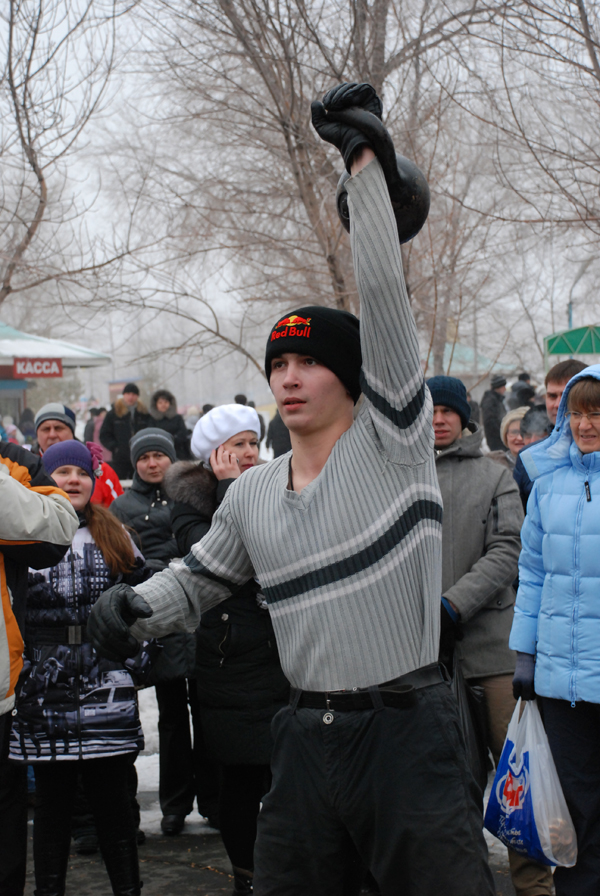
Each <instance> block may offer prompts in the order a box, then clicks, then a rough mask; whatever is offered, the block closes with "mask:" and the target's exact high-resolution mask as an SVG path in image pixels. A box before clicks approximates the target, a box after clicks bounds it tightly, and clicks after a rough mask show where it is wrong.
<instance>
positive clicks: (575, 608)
mask: <svg viewBox="0 0 600 896" xmlns="http://www.w3.org/2000/svg"><path fill="white" fill-rule="evenodd" d="M585 485H586V498H587V493H588V490H589V487H590V486H589V483H588V482H587V481H586V483H585ZM588 500H591V499H588ZM582 516H583V496H582V497H581V498H580V499H579V502H578V506H577V516H576V518H575V540H574V552H573V566H574V573H575V574H574V576H573V585H574V591H575V593H574V595H573V611H572V613H571V654H572V656H573V668H572V669H571V674H570V676H569V690H570V692H571V706H572V705H573V704H574V703H575V676H576V663H577V659H576V640H577V623H578V619H579V591H580V585H581V571H580V570H579V558H580V541H581V539H580V533H581V525H582V519H581V518H582Z"/></svg>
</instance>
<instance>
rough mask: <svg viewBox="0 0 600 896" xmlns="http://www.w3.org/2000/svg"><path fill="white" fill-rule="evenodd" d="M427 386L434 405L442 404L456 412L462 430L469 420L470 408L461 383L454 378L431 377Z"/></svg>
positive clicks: (464, 388)
mask: <svg viewBox="0 0 600 896" xmlns="http://www.w3.org/2000/svg"><path fill="white" fill-rule="evenodd" d="M427 386H428V388H429V391H430V392H431V397H432V399H433V403H434V405H436V404H442V405H444V406H445V407H447V408H452V410H453V411H456V413H457V414H458V416H459V417H460V421H461V423H462V425H463V429H464V428H465V426H466V425H467V423H468V422H469V420H470V419H471V407H470V405H469V402H468V401H467V390H466V387H465V384H464V383H463V381H462V380H459V379H458V378H457V377H455V376H432V377H431V379H428V380H427Z"/></svg>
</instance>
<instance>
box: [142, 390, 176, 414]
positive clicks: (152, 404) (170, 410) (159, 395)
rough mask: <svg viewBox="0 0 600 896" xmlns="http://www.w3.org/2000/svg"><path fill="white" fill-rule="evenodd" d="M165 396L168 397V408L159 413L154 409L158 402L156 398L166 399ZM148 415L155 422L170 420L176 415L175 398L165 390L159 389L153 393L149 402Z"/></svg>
mask: <svg viewBox="0 0 600 896" xmlns="http://www.w3.org/2000/svg"><path fill="white" fill-rule="evenodd" d="M167 395H169V396H170V397H169V402H170V404H169V407H168V409H167V410H166V411H159V410H158V408H157V407H156V402H157V401H158V398H166V396H167ZM149 413H150V415H151V416H152V417H153V418H154V419H155V420H172V419H173V417H174V416H175V415H176V414H177V401H176V400H175V396H174V395H173V394H172V393H171V392H167V390H166V389H160V390H159V391H158V392H155V394H154V395H153V396H152V400H151V402H150V411H149Z"/></svg>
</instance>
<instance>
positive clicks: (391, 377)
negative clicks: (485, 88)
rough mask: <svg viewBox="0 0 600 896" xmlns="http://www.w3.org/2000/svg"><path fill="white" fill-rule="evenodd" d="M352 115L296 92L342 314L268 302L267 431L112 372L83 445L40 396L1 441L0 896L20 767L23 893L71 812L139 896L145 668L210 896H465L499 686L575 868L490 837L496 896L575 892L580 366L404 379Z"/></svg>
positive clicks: (589, 429) (590, 480)
mask: <svg viewBox="0 0 600 896" xmlns="http://www.w3.org/2000/svg"><path fill="white" fill-rule="evenodd" d="M378 110H379V115H378V114H377V112H378ZM380 111H381V104H380V103H379V100H378V98H377V97H376V95H375V94H374V92H373V90H372V88H369V87H368V85H342V86H341V87H340V88H338V89H336V90H334V91H332V92H331V93H330V94H328V95H327V97H325V100H324V104H321V103H315V104H313V123H314V125H315V128H316V131H317V133H318V134H319V135H320V136H321V137H322V139H324V140H326V141H328V142H330V143H333V144H334V145H335V146H337V148H338V149H340V152H341V153H342V156H343V158H344V162H345V164H346V166H347V170H348V173H349V174H350V177H349V179H347V180H346V182H345V189H346V190H347V201H348V209H349V211H348V214H349V216H350V235H351V244H352V253H353V258H354V264H355V272H356V280H357V285H358V291H359V296H360V302H361V317H360V322H359V320H358V318H356V317H354V316H353V315H352V314H350V313H348V312H345V311H340V310H334V309H329V308H324V307H322V306H306V307H303V308H300V309H297V310H296V311H294V312H293V313H291V314H289V315H287V316H286V317H284V318H281V319H279V320H277V321H275V322H274V326H273V327H272V329H271V331H270V333H269V337H268V341H267V347H266V353H265V374H266V377H267V380H268V381H269V383H270V387H271V390H272V392H273V395H274V397H275V400H276V403H277V414H276V415H275V417H274V418H273V420H272V421H271V422H270V424H269V427H268V429H267V430H266V431H265V425H264V421H263V420H262V418H261V417H260V416H259V414H258V413H257V411H256V410H255V408H254V407H253V406H252V405H251V403H250V402H248V401H247V400H246V397H245V396H243V395H238V396H235V400H234V402H232V403H231V404H226V405H221V406H217V407H212V406H204V407H203V408H202V411H200V410H199V409H197V408H196V409H194V411H197V413H192V414H188V418H187V422H188V424H189V423H191V425H192V429H191V431H190V429H188V427H187V426H186V421H185V420H184V419H183V417H182V416H181V415H180V414H179V413H178V410H177V403H176V400H175V397H174V396H173V395H172V394H171V393H170V392H169V391H167V390H163V389H161V390H159V391H157V392H156V393H155V394H154V395H153V396H152V399H151V402H150V405H149V408H147V407H146V406H145V405H144V404H143V402H142V400H141V398H140V392H139V389H138V387H137V386H136V384H135V383H129V384H127V385H126V386H125V388H124V389H123V394H122V396H121V397H120V398H119V399H118V400H117V401H116V402H115V404H114V405H113V407H112V408H111V409H110V410H108V411H106V410H105V409H98V410H97V411H96V410H95V411H94V413H92V414H91V415H90V419H89V421H88V422H87V424H86V432H85V435H84V441H83V442H81V441H79V440H78V439H77V438H76V433H75V430H76V419H75V414H74V413H73V411H72V410H71V409H70V408H68V407H66V406H64V405H63V404H61V403H59V402H53V403H49V404H46V405H44V406H43V407H42V408H40V409H39V410H38V412H37V414H35V415H31V416H32V417H33V420H32V426H31V427H30V431H29V433H28V436H29V437H30V438H31V439H32V446H31V447H32V450H31V451H27V450H25V449H24V448H23V447H22V446H21V445H19V444H15V440H14V439H13V440H5V441H2V442H1V443H0V497H2V502H3V503H2V508H3V511H4V513H3V514H2V519H1V521H0V555H1V557H0V585H1V588H2V615H1V616H0V681H1V687H2V691H1V692H0V744H1V745H2V752H1V754H0V893H2V894H4V896H22V894H23V889H24V883H25V867H26V849H25V846H26V820H27V767H28V766H31V767H33V769H34V774H35V787H36V797H35V808H34V829H33V848H34V872H35V881H36V890H35V892H36V894H37V896H63V894H64V892H65V886H66V879H67V870H68V857H69V850H70V848H71V835H72V834H73V835H74V836H76V837H78V838H79V846H80V847H81V848H82V849H86V850H93V849H96V848H99V849H100V851H101V853H102V856H103V859H104V862H105V866H106V871H107V874H108V877H109V879H110V883H111V886H112V890H113V892H114V893H115V894H116V896H139V894H140V892H141V886H142V882H141V881H140V871H139V861H138V846H140V845H141V844H142V843H143V840H144V835H143V832H141V831H140V830H139V810H138V808H137V803H136V800H135V792H136V779H135V765H134V762H135V758H136V756H137V755H138V753H139V751H140V749H142V748H143V744H144V736H143V731H142V727H141V724H140V718H139V713H138V706H137V698H136V691H137V689H139V688H141V687H149V686H154V687H155V689H156V697H157V702H158V709H159V721H158V731H159V750H160V785H159V800H160V806H161V811H162V822H161V827H162V831H163V833H164V834H165V835H167V836H173V837H175V836H177V835H178V834H179V833H180V832H181V831H182V830H183V828H184V825H185V820H186V817H187V816H188V815H189V814H190V812H191V811H192V808H193V804H194V800H196V801H197V807H198V811H199V812H200V813H201V814H202V815H203V816H205V817H206V818H207V819H208V820H209V822H210V823H211V824H212V825H214V826H215V827H217V828H218V829H219V830H220V832H221V835H222V838H223V843H224V846H225V849H226V851H227V854H228V856H229V858H230V860H231V865H232V873H233V878H234V884H233V887H234V889H233V892H234V894H237V896H248V894H252V893H255V894H257V896H333V894H340V896H342V894H343V896H352V894H357V893H359V892H361V891H363V892H371V893H380V894H382V896H397V894H399V893H402V894H406V896H434V894H435V896H438V894H440V893H444V894H445V896H488V894H490V896H491V894H493V893H494V884H493V880H492V875H491V872H490V869H489V866H488V863H487V850H486V845H485V840H484V837H483V831H482V810H483V789H484V788H485V783H486V779H487V772H488V765H487V763H488V762H489V763H490V766H489V767H491V762H494V763H497V762H498V759H499V756H500V753H501V751H502V747H503V744H504V740H505V736H506V731H507V727H508V723H509V720H510V718H511V716H512V714H513V710H514V707H515V705H516V700H517V699H518V698H519V697H520V698H522V699H523V700H532V699H538V700H539V703H540V706H541V709H542V712H543V718H544V724H545V727H546V732H547V735H548V739H549V743H550V747H551V751H552V755H553V757H554V761H555V764H556V767H557V771H558V775H559V778H560V781H561V784H562V787H563V790H564V794H565V797H566V801H567V804H568V807H569V810H570V812H571V816H572V819H573V823H574V825H575V829H576V832H577V838H578V860H577V864H576V865H575V866H574V867H572V868H557V869H556V871H555V873H554V874H552V872H551V869H550V868H549V867H548V866H546V865H540V864H538V863H536V862H534V861H533V860H532V859H530V858H529V857H528V856H527V855H524V854H522V853H518V852H516V851H514V852H513V851H510V852H509V863H510V872H511V876H512V881H513V884H514V888H515V891H516V893H517V894H518V896H550V894H552V893H554V892H556V896H596V894H597V893H598V892H600V860H599V858H598V856H599V855H600V758H599V757H598V749H597V747H598V743H599V740H598V730H599V725H600V709H599V704H600V689H599V684H598V683H599V682H600V675H599V672H600V669H599V665H600V659H599V655H598V651H597V644H598V642H597V641H596V635H595V633H596V625H598V626H599V627H600V604H599V603H598V600H597V596H596V593H597V589H598V583H599V579H600V565H599V561H598V559H597V558H598V557H600V551H598V548H597V544H598V539H599V537H600V520H596V519H595V516H594V512H595V508H596V507H597V506H599V502H600V492H599V489H600V366H592V367H586V366H585V365H584V364H583V363H581V362H579V361H576V360H567V361H563V362H561V363H559V364H557V365H555V366H554V367H552V368H551V369H550V371H549V372H548V373H547V375H546V377H545V382H544V387H545V389H544V391H543V394H542V395H539V394H538V392H537V391H536V388H535V387H534V385H532V383H531V377H529V375H528V374H526V373H523V374H521V375H519V377H518V378H517V379H516V380H515V382H513V384H512V386H511V390H510V393H509V394H508V395H507V394H506V389H507V380H506V378H505V377H504V376H502V375H500V374H494V375H493V376H492V378H491V381H490V389H489V390H488V391H487V392H486V393H485V395H484V396H483V399H482V401H481V407H479V406H478V405H477V404H476V402H474V401H473V400H472V398H471V396H470V394H469V393H468V392H467V389H466V387H465V385H464V384H463V383H462V382H461V380H459V379H457V378H456V377H452V376H434V377H431V378H430V379H428V380H427V381H425V379H424V377H423V373H422V367H421V362H420V359H419V349H418V339H417V332H416V326H415V322H414V318H413V315H412V312H411V308H410V303H409V300H408V296H407V292H406V287H405V284H404V278H403V272H402V259H401V253H400V245H399V240H398V236H399V233H400V231H399V229H398V228H399V224H398V218H397V214H398V212H397V208H398V205H397V204H395V205H393V204H392V201H391V200H390V190H392V187H391V186H390V184H391V183H393V178H392V177H391V175H390V168H389V166H390V164H392V163H390V153H389V145H390V141H389V135H387V132H386V131H385V129H384V128H383V125H382V124H381V121H380ZM333 113H335V114H333ZM329 115H332V117H328V116H329ZM395 164H396V162H395V157H394V161H393V165H394V166H395ZM394 170H395V169H394ZM480 415H481V420H480V419H479V417H480ZM26 422H27V421H26ZM7 435H8V431H7ZM264 438H266V440H267V445H268V447H270V448H272V449H273V452H274V455H275V457H274V459H273V460H271V461H268V462H265V461H263V460H261V459H260V458H259V445H260V442H261V440H262V439H264ZM16 441H17V442H18V441H19V440H18V439H17V440H16ZM107 452H109V453H107ZM122 481H123V482H125V484H126V489H124V488H123V485H122ZM459 681H463V682H465V683H466V685H465V686H466V687H467V688H470V689H472V692H473V693H477V694H478V695H479V696H480V698H481V703H480V705H481V707H482V709H483V715H482V716H481V718H480V719H479V723H480V732H482V738H480V740H481V744H480V749H479V752H478V755H474V753H473V751H472V750H470V749H467V739H466V732H465V728H464V722H463V721H462V720H461V717H460V716H459V713H458V710H457V701H456V697H455V688H456V684H457V682H459ZM190 720H191V721H190ZM82 804H83V805H82ZM82 817H85V818H86V819H87V821H86V823H85V824H83V823H82V822H81V818H82Z"/></svg>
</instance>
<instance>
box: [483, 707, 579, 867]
mask: <svg viewBox="0 0 600 896" xmlns="http://www.w3.org/2000/svg"><path fill="white" fill-rule="evenodd" d="M520 709H521V701H520V700H519V701H518V702H517V705H516V707H515V711H514V713H513V717H512V719H511V721H510V725H509V726H508V733H507V735H506V740H505V742H504V748H503V750H502V755H501V757H500V761H499V763H498V768H497V769H496V777H495V778H494V783H493V785H492V793H491V796H490V800H489V803H488V806H487V810H486V813H485V821H484V824H485V827H486V828H487V829H488V831H491V833H492V834H494V836H496V837H498V839H499V840H501V841H502V842H503V843H504V844H506V846H509V847H510V848H511V849H512V850H514V851H515V852H518V853H521V854H522V855H527V856H529V857H530V858H532V859H535V861H536V862H539V863H540V864H542V865H563V866H565V867H567V868H570V867H571V866H573V865H574V864H575V862H576V861H577V838H576V836H575V828H574V827H573V822H572V821H571V816H570V815H569V810H568V809H567V804H566V802H565V798H564V795H563V792H562V788H561V786H560V781H559V780H558V774H557V772H556V766H555V765H554V759H553V758H552V753H551V752H550V746H549V744H548V738H547V737H546V732H545V731H544V726H543V724H542V719H541V717H540V711H539V709H538V707H537V703H536V701H535V700H529V701H527V703H526V704H525V709H524V710H523V715H522V716H521V718H520V719H519V714H520Z"/></svg>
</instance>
